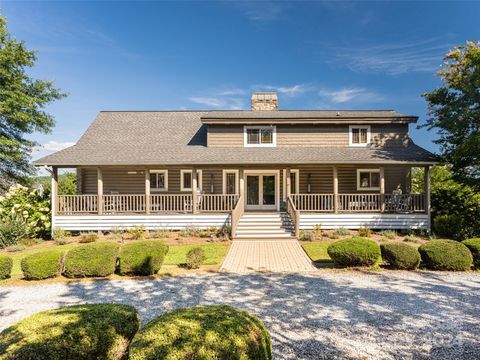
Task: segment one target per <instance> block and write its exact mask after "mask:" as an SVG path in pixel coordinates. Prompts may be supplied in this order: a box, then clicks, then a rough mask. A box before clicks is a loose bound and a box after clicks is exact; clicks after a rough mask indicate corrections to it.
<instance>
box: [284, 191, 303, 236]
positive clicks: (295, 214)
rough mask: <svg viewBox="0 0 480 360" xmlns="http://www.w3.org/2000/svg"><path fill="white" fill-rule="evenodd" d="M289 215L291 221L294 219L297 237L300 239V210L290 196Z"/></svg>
mask: <svg viewBox="0 0 480 360" xmlns="http://www.w3.org/2000/svg"><path fill="white" fill-rule="evenodd" d="M287 213H288V215H289V216H290V219H292V222H293V226H294V229H295V237H296V238H297V239H298V237H299V236H300V210H297V208H296V207H295V204H294V202H293V199H292V197H291V196H290V195H289V196H288V198H287Z"/></svg>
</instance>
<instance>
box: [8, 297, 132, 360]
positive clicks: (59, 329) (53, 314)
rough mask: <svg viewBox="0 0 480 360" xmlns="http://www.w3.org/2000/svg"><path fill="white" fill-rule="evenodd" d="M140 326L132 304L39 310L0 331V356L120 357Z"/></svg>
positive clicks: (38, 359) (45, 359) (43, 359)
mask: <svg viewBox="0 0 480 360" xmlns="http://www.w3.org/2000/svg"><path fill="white" fill-rule="evenodd" d="M139 326H140V318H139V316H138V313H137V311H136V310H135V308H133V307H132V306H128V305H120V304H91V305H77V306H69V307H64V308H60V309H55V310H48V311H43V312H39V313H37V314H34V315H32V316H29V317H27V318H25V319H23V320H22V321H20V322H18V323H16V324H14V325H12V326H10V327H9V328H7V329H5V330H4V331H3V332H2V333H0V358H1V359H2V360H13V359H21V360H27V359H28V360H30V359H31V360H34V359H35V360H64V359H69V360H81V359H82V360H84V359H87V360H89V359H91V360H94V359H95V360H96V359H100V360H120V359H125V358H126V353H127V350H128V345H129V343H130V341H131V340H132V338H133V336H134V335H135V333H136V332H137V331H138V328H139Z"/></svg>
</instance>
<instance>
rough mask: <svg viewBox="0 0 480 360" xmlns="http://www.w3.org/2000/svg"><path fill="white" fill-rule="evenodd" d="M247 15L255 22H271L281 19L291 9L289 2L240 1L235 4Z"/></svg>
mask: <svg viewBox="0 0 480 360" xmlns="http://www.w3.org/2000/svg"><path fill="white" fill-rule="evenodd" d="M234 4H235V5H236V6H237V7H239V8H240V9H241V10H242V11H243V12H244V14H245V16H246V17H247V18H248V19H249V20H251V21H255V22H270V21H274V20H277V19H279V18H280V17H282V16H283V15H284V13H285V10H286V9H287V8H289V7H290V4H288V3H287V2H278V1H268V0H263V1H238V2H235V3H234Z"/></svg>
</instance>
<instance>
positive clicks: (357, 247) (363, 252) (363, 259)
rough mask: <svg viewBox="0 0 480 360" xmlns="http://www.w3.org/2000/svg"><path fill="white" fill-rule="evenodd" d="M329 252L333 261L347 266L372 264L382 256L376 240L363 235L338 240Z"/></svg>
mask: <svg viewBox="0 0 480 360" xmlns="http://www.w3.org/2000/svg"><path fill="white" fill-rule="evenodd" d="M327 252H328V255H330V257H331V258H332V260H333V261H335V262H336V263H337V264H339V265H345V266H371V265H374V264H375V263H376V262H377V261H378V260H380V256H381V253H380V246H379V245H378V244H377V243H376V242H375V241H373V240H369V239H365V238H361V237H353V238H350V239H344V240H340V241H336V242H334V243H333V244H331V245H330V246H329V247H328V248H327Z"/></svg>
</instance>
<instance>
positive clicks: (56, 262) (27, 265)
mask: <svg viewBox="0 0 480 360" xmlns="http://www.w3.org/2000/svg"><path fill="white" fill-rule="evenodd" d="M63 255H64V252H63V251H57V250H46V251H42V252H38V253H36V254H32V255H29V256H26V257H24V258H23V259H22V262H21V265H22V272H23V277H24V278H25V279H27V280H41V279H47V278H51V277H55V276H58V275H59V274H61V272H62V264H63Z"/></svg>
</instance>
